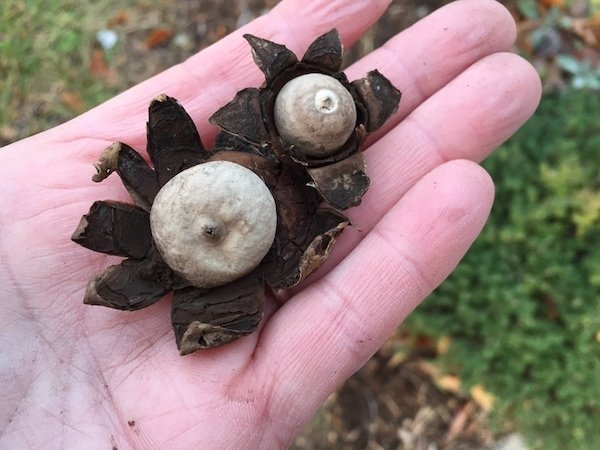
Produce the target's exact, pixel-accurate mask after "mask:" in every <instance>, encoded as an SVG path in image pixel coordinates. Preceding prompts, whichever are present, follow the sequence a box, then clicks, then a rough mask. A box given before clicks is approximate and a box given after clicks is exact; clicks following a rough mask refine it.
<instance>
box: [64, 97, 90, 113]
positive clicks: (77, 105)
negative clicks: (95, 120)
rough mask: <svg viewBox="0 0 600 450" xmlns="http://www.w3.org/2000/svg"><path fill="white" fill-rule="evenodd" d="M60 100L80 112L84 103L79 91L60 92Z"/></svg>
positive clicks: (83, 107)
mask: <svg viewBox="0 0 600 450" xmlns="http://www.w3.org/2000/svg"><path fill="white" fill-rule="evenodd" d="M60 101H61V102H62V103H63V104H64V105H65V106H67V107H68V108H69V109H71V110H73V111H75V112H81V111H83V110H84V109H85V104H84V102H83V100H82V99H81V94H80V93H79V92H63V93H62V94H60Z"/></svg>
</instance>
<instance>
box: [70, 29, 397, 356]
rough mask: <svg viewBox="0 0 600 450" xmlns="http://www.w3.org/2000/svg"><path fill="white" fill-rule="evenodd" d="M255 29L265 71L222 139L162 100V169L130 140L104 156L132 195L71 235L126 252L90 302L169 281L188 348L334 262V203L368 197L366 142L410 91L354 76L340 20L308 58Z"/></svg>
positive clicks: (227, 112) (115, 300)
mask: <svg viewBox="0 0 600 450" xmlns="http://www.w3.org/2000/svg"><path fill="white" fill-rule="evenodd" d="M245 37H246V39H247V40H248V42H249V43H250V45H251V47H252V53H253V56H254V60H255V61H256V63H257V65H258V66H259V68H260V69H261V70H262V71H263V73H264V74H265V78H266V81H265V84H264V85H263V87H261V88H247V89H244V90H242V91H240V92H238V94H237V95H236V96H235V98H234V99H233V100H232V101H231V102H230V103H228V104H227V105H225V106H224V107H223V108H221V109H220V110H219V111H217V113H215V114H214V115H213V116H212V118H211V122H212V123H213V124H215V125H217V126H219V127H220V128H221V130H222V131H221V132H220V134H219V135H218V136H217V139H216V142H215V145H214V148H213V149H212V150H206V149H205V148H204V146H203V144H202V141H201V139H200V136H199V134H198V131H197V129H196V127H195V125H194V123H193V121H192V119H191V118H190V117H189V115H188V114H187V113H186V111H185V110H184V108H183V107H182V106H181V105H180V104H179V103H178V102H177V101H176V100H175V99H173V98H171V97H168V96H166V95H164V94H163V95H160V96H158V97H156V98H155V99H154V100H153V101H152V102H151V104H150V107H149V118H148V123H147V137H148V145H147V152H148V156H149V157H150V161H151V163H152V167H150V166H149V165H148V164H147V163H146V161H145V160H144V158H143V157H142V156H141V155H140V154H139V153H138V152H137V151H136V150H134V149H133V148H131V147H129V146H128V145H126V144H124V143H121V142H116V143H114V144H113V145H111V146H109V147H108V148H106V149H105V150H104V152H103V153H102V154H101V156H100V159H99V161H98V162H97V163H96V164H95V167H96V170H97V174H96V175H94V177H93V180H94V181H97V182H99V181H102V180H103V179H105V178H106V177H107V176H109V175H110V174H111V173H112V172H116V173H117V174H118V175H119V177H120V178H121V181H122V182H123V185H124V186H125V188H126V189H127V191H128V192H129V194H130V195H131V198H132V200H133V204H129V203H124V202H118V201H111V200H104V201H96V202H95V203H94V204H93V205H92V206H91V208H90V210H89V212H88V213H87V214H86V215H84V216H83V217H82V219H81V221H80V223H79V226H78V227H77V229H76V230H75V232H74V234H73V236H72V239H73V241H75V242H76V243H78V244H80V245H82V246H84V247H87V248H89V249H91V250H94V251H98V252H102V253H106V254H110V255H116V256H121V257H124V258H125V259H124V260H123V261H122V262H121V263H120V264H117V265H114V266H111V267H108V268H107V269H106V270H105V271H104V272H103V273H101V274H99V275H98V276H96V277H95V278H93V279H92V280H91V281H90V282H89V284H88V286H87V288H86V292H85V295H84V303H86V304H90V305H102V306H107V307H110V308H115V309H120V310H128V311H133V310H137V309H140V308H145V307H147V306H150V305H151V304H153V303H155V302H156V301H158V300H160V299H161V298H162V297H164V296H165V295H166V294H167V293H168V292H170V291H172V292H173V293H174V295H173V306H172V314H171V320H172V324H173V329H174V331H175V338H176V343H177V347H178V349H179V352H180V354H182V355H185V354H189V353H192V352H194V351H196V350H198V349H201V348H210V347H217V346H220V345H223V344H225V343H227V342H231V341H233V340H235V339H237V338H239V337H241V336H245V335H248V334H250V333H252V332H253V331H254V330H255V329H256V328H257V326H258V325H259V323H260V321H261V319H262V317H263V314H264V305H265V285H268V286H270V287H271V288H272V289H276V290H277V289H286V288H289V287H291V286H294V285H296V284H298V283H300V282H301V281H302V280H303V279H305V278H306V277H307V276H308V275H310V273H312V272H313V271H314V270H316V269H317V268H318V267H319V266H320V265H321V264H322V263H323V262H324V261H325V260H326V259H327V257H328V256H329V253H330V251H331V246H332V244H333V242H334V241H335V239H336V238H337V236H338V235H339V234H340V233H341V232H342V231H343V230H344V228H345V227H346V226H348V225H349V221H348V219H347V218H346V217H345V216H344V215H343V214H341V213H340V212H338V211H336V209H346V208H349V207H351V206H355V205H357V204H359V203H360V200H361V197H362V195H363V194H364V193H365V192H366V190H367V188H368V185H369V179H368V177H367V175H366V170H365V166H364V161H363V158H362V155H361V153H360V146H361V144H362V143H363V142H364V139H365V136H366V135H367V134H368V133H369V132H372V131H374V130H376V129H377V128H379V127H381V126H382V125H383V123H384V122H385V121H386V120H387V119H388V118H389V117H390V115H391V114H392V113H393V112H394V111H395V109H396V108H397V105H398V101H399V99H400V92H399V91H398V90H396V89H395V88H394V87H393V86H392V85H391V84H390V82H389V81H388V80H387V79H386V78H385V77H383V76H382V75H381V74H379V72H377V71H373V72H370V73H369V74H368V75H367V77H366V78H363V79H360V80H357V81H355V82H352V83H350V82H348V80H347V79H346V77H345V75H344V74H343V73H342V72H341V71H340V69H341V63H342V60H341V55H342V45H341V42H340V39H339V36H338V34H337V31H335V30H333V31H331V32H329V33H326V34H325V35H323V36H321V37H319V38H318V39H316V40H315V41H314V42H313V43H312V44H311V46H310V47H309V49H308V51H307V52H306V54H305V55H304V57H303V58H302V59H301V60H298V59H297V58H296V56H295V55H294V54H293V53H292V52H290V51H289V50H288V49H287V48H286V47H284V46H283V45H279V44H275V43H273V42H270V41H266V40H264V39H260V38H257V37H254V36H250V35H246V36H245ZM332 207H333V208H336V209H333V208H332Z"/></svg>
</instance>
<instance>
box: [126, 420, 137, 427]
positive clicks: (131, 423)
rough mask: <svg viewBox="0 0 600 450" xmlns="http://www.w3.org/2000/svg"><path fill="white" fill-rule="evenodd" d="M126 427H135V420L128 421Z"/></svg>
mask: <svg viewBox="0 0 600 450" xmlns="http://www.w3.org/2000/svg"><path fill="white" fill-rule="evenodd" d="M127 425H129V426H130V427H135V420H128V421H127Z"/></svg>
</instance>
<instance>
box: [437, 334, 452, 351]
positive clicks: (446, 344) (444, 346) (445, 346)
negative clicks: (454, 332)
mask: <svg viewBox="0 0 600 450" xmlns="http://www.w3.org/2000/svg"><path fill="white" fill-rule="evenodd" d="M451 341H452V340H451V339H450V338H449V337H448V336H442V337H441V338H439V339H438V341H437V346H436V347H437V354H438V355H445V354H446V353H448V350H449V349H450V343H451Z"/></svg>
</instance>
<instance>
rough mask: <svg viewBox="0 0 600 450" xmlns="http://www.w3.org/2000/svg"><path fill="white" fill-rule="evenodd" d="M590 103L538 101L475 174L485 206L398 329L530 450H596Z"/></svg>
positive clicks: (598, 184) (598, 345)
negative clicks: (483, 216)
mask: <svg viewBox="0 0 600 450" xmlns="http://www.w3.org/2000/svg"><path fill="white" fill-rule="evenodd" d="M599 112H600V96H598V95H589V94H585V93H583V92H579V93H578V92H567V93H565V94H563V95H562V96H558V95H557V96H548V97H546V98H545V99H544V100H543V102H542V105H541V106H540V109H539V110H538V112H537V113H536V115H535V116H534V117H533V118H532V120H531V121H530V122H529V123H528V124H527V125H526V126H525V127H524V128H523V129H521V130H520V131H519V132H518V133H517V134H516V135H515V136H514V137H513V138H512V139H511V140H510V141H509V142H508V143H507V144H506V145H505V146H504V148H502V149H501V150H499V151H498V152H497V153H496V154H495V155H494V156H493V157H492V158H490V160H489V161H487V162H486V164H485V166H486V168H487V169H488V170H489V171H490V173H491V174H492V176H493V177H494V179H495V181H496V192H497V194H496V202H495V206H494V209H493V211H492V216H491V218H490V221H489V223H488V224H487V226H486V228H485V229H484V232H483V233H482V235H481V236H480V238H479V239H478V241H477V242H476V243H475V245H474V246H473V248H472V249H471V251H470V252H469V253H468V254H467V256H466V257H465V259H464V260H463V262H462V263H461V264H460V265H459V267H458V268H457V269H456V271H455V272H454V273H453V275H452V276H451V277H450V278H449V279H448V280H447V281H446V282H445V283H444V284H443V285H442V286H441V287H440V288H439V289H438V290H437V291H436V292H435V293H434V294H433V295H432V297H431V298H430V299H429V300H428V301H427V302H425V304H424V305H423V306H422V307H421V308H419V310H418V311H417V312H416V314H414V316H413V317H412V318H411V319H410V320H409V321H408V326H409V328H411V329H412V330H413V331H414V332H417V333H427V334H430V335H432V336H437V337H441V336H450V337H451V342H452V345H451V346H450V350H449V352H448V353H446V354H445V355H443V356H441V363H442V364H443V366H444V367H445V368H446V370H448V371H451V372H455V373H458V374H460V375H461V376H462V378H463V380H464V382H465V383H464V384H465V388H467V389H468V388H469V386H471V385H473V384H479V383H482V384H484V385H485V387H486V389H487V390H488V391H490V392H492V393H493V394H494V395H495V396H496V397H497V398H498V400H497V404H496V406H495V419H496V420H497V423H498V425H499V426H510V425H509V424H512V426H514V425H515V424H516V426H517V428H520V429H521V431H522V432H524V433H525V434H526V435H527V436H528V437H529V438H530V442H531V445H532V447H534V448H544V449H566V448H569V449H582V450H583V449H589V450H592V449H594V450H595V449H598V448H600V433H599V432H598V424H600V302H599V299H600V120H598V113H599Z"/></svg>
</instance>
